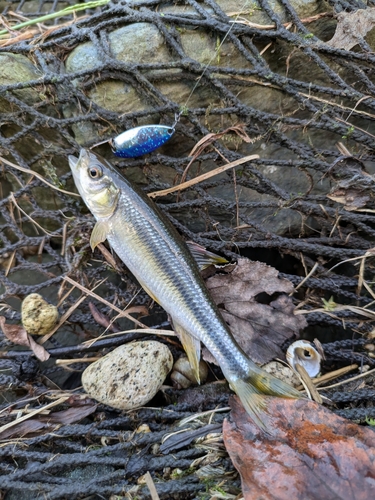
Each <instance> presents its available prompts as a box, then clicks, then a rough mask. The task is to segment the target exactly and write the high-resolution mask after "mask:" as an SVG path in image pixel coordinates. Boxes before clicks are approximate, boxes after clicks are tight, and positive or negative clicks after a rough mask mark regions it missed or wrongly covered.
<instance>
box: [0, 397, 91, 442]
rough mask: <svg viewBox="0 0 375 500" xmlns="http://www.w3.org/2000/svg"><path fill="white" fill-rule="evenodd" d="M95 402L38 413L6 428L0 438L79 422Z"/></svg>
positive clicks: (20, 435)
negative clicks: (45, 413) (48, 413)
mask: <svg viewBox="0 0 375 500" xmlns="http://www.w3.org/2000/svg"><path fill="white" fill-rule="evenodd" d="M97 406H98V405H97V404H96V403H94V404H88V405H82V406H75V407H72V408H68V409H67V410H62V411H55V412H53V413H51V414H50V415H40V416H39V417H37V418H30V419H29V420H25V421H23V422H20V423H19V424H18V425H14V426H13V427H11V428H9V429H6V430H5V431H3V432H1V433H0V439H11V438H13V437H24V436H26V435H27V434H31V433H33V434H35V433H37V434H40V432H39V431H41V430H47V431H48V432H53V431H54V430H56V429H57V428H58V427H60V425H68V424H74V423H76V422H79V421H80V420H82V419H84V418H86V417H87V416H88V415H90V414H91V413H93V412H94V411H95V410H96V408H97Z"/></svg>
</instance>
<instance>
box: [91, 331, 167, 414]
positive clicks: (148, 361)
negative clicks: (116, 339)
mask: <svg viewBox="0 0 375 500" xmlns="http://www.w3.org/2000/svg"><path fill="white" fill-rule="evenodd" d="M172 366H173V358H172V354H171V352H170V350H169V349H168V347H166V346H165V345H164V344H161V343H160V342H156V341H154V340H147V341H142V342H134V343H132V344H126V345H122V346H120V347H117V348H116V349H115V350H114V351H112V352H110V353H109V354H107V355H106V356H104V357H103V358H102V359H99V360H98V361H95V363H92V364H91V365H90V366H88V367H87V368H86V370H85V371H84V372H83V374H82V385H83V388H84V389H85V391H86V392H87V393H88V394H89V395H90V396H91V397H92V398H94V399H96V400H97V401H100V402H101V403H104V404H106V405H108V406H112V407H113V408H118V409H120V410H131V409H133V408H138V407H139V406H143V405H145V404H146V403H148V402H149V401H150V400H151V399H152V398H153V397H154V396H155V394H156V393H157V392H158V390H159V389H160V387H161V386H162V384H163V382H164V380H165V378H166V376H167V375H168V373H169V372H170V371H171V369H172Z"/></svg>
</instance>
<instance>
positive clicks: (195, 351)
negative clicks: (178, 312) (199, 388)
mask: <svg viewBox="0 0 375 500" xmlns="http://www.w3.org/2000/svg"><path fill="white" fill-rule="evenodd" d="M173 328H174V330H175V331H176V333H177V335H178V336H179V337H180V340H181V343H182V345H183V348H184V349H185V352H186V354H187V357H188V360H189V363H190V366H191V368H192V370H193V373H194V376H195V378H196V379H197V383H198V384H200V383H201V382H200V377H199V360H200V359H201V341H200V340H197V339H196V338H194V337H192V336H191V335H190V334H189V333H188V332H187V331H186V330H185V329H184V328H182V326H181V325H179V324H178V323H176V322H175V321H173Z"/></svg>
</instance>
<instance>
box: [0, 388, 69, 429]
mask: <svg viewBox="0 0 375 500" xmlns="http://www.w3.org/2000/svg"><path fill="white" fill-rule="evenodd" d="M69 398H70V395H69V396H63V397H62V398H60V399H57V400H56V401H53V402H52V403H49V404H48V405H46V406H43V407H41V408H38V409H37V410H35V411H32V412H31V413H29V414H28V415H24V416H23V417H20V418H17V419H16V420H13V422H9V424H5V425H3V426H2V427H0V434H1V433H2V432H3V431H6V430H7V429H10V428H11V427H13V426H15V425H17V424H19V423H20V422H24V421H25V420H28V419H29V418H31V417H34V416H35V415H38V414H39V413H42V412H43V411H45V410H48V409H49V408H52V407H54V406H57V405H59V404H61V403H65V401H67V400H68V399H69Z"/></svg>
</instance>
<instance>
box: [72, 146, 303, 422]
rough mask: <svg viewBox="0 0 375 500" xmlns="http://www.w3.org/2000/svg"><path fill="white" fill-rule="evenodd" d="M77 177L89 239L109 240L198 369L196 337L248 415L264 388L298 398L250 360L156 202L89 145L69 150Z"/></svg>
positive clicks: (254, 413) (259, 407) (258, 413)
mask: <svg viewBox="0 0 375 500" xmlns="http://www.w3.org/2000/svg"><path fill="white" fill-rule="evenodd" d="M69 164H70V167H71V170H72V173H73V177H74V181H75V183H76V186H77V188H78V191H79V192H80V194H81V196H82V198H83V200H84V201H85V203H86V205H87V206H88V208H89V209H90V210H91V212H92V213H93V215H94V216H95V218H96V221H97V223H96V225H95V227H94V229H93V232H92V235H91V239H90V242H91V246H92V248H95V246H96V245H97V244H98V243H100V242H102V241H104V240H105V239H107V240H108V242H109V244H110V246H111V247H112V249H113V250H114V251H115V252H116V253H117V255H118V256H119V257H120V259H121V260H122V261H123V262H124V263H125V264H126V266H127V267H128V268H129V270H130V271H131V272H132V273H133V275H134V276H135V277H136V279H137V280H138V281H139V283H140V284H141V285H142V286H143V288H144V289H145V290H146V292H147V293H149V294H150V296H151V297H152V298H153V299H154V300H155V301H156V302H158V303H159V304H160V305H161V306H162V307H163V308H164V309H165V310H166V311H167V312H168V313H169V315H170V316H171V318H172V320H173V324H174V327H175V330H176V331H177V332H178V334H179V335H180V336H181V340H182V343H183V345H184V348H185V350H186V351H187V354H188V357H189V361H190V363H191V364H192V367H193V369H194V371H195V372H196V374H197V373H198V362H199V356H200V341H202V342H203V343H204V344H205V346H206V347H207V348H208V350H209V351H210V352H211V353H212V354H213V356H214V357H215V358H216V360H217V361H218V363H219V364H220V367H221V369H222V370H223V373H224V375H225V377H226V378H227V380H228V382H229V384H230V386H231V387H232V389H233V390H234V391H235V392H236V393H237V394H238V396H239V397H240V399H241V401H242V403H243V405H244V407H245V409H246V411H247V412H248V413H249V415H250V416H251V417H252V419H253V420H254V421H255V422H256V423H257V424H258V425H259V426H260V427H262V428H263V429H265V430H266V428H265V425H264V424H263V422H262V415H263V409H264V408H265V406H266V399H265V396H264V395H276V396H282V397H291V398H298V397H300V394H299V392H298V391H297V390H295V389H294V388H292V387H291V386H289V385H288V384H286V383H285V382H283V381H281V380H279V379H277V378H275V377H273V376H271V375H269V374H268V373H267V372H265V371H264V370H262V369H261V368H259V367H258V366H257V365H256V364H255V363H254V362H253V361H251V360H250V359H249V358H248V357H247V356H246V354H245V353H244V352H243V351H242V349H241V348H240V347H239V346H238V344H237V342H236V341H235V339H234V338H233V336H232V334H231V332H230V330H229V328H228V326H227V324H226V323H225V321H224V320H223V318H222V316H221V314H220V312H219V310H218V308H217V306H216V304H215V303H214V302H213V300H212V299H211V297H210V295H209V293H208V290H207V288H206V286H205V284H204V281H203V279H202V277H201V275H200V272H199V269H198V266H197V264H196V262H195V260H194V259H193V257H192V254H191V253H190V251H189V249H188V247H187V245H186V244H185V242H184V241H183V240H182V239H181V237H180V236H179V234H178V233H177V231H176V229H175V228H174V227H173V226H172V224H171V223H170V222H169V220H168V219H167V218H166V217H165V216H164V215H163V214H162V213H161V212H160V211H159V209H158V208H157V207H156V206H155V205H154V204H153V202H152V201H151V200H150V199H149V198H148V197H147V196H146V195H145V194H144V193H142V191H140V190H138V189H137V188H136V187H135V186H133V185H132V184H131V183H130V182H129V181H128V180H126V179H125V178H124V177H123V176H122V175H121V174H120V173H119V172H118V171H117V170H116V169H115V168H114V167H113V166H112V165H111V164H110V163H109V162H107V161H106V160H105V159H103V158H101V157H100V156H98V155H96V154H95V153H93V152H91V151H87V150H85V149H82V150H81V154H80V157H79V158H78V159H77V158H75V157H74V156H70V157H69Z"/></svg>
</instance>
